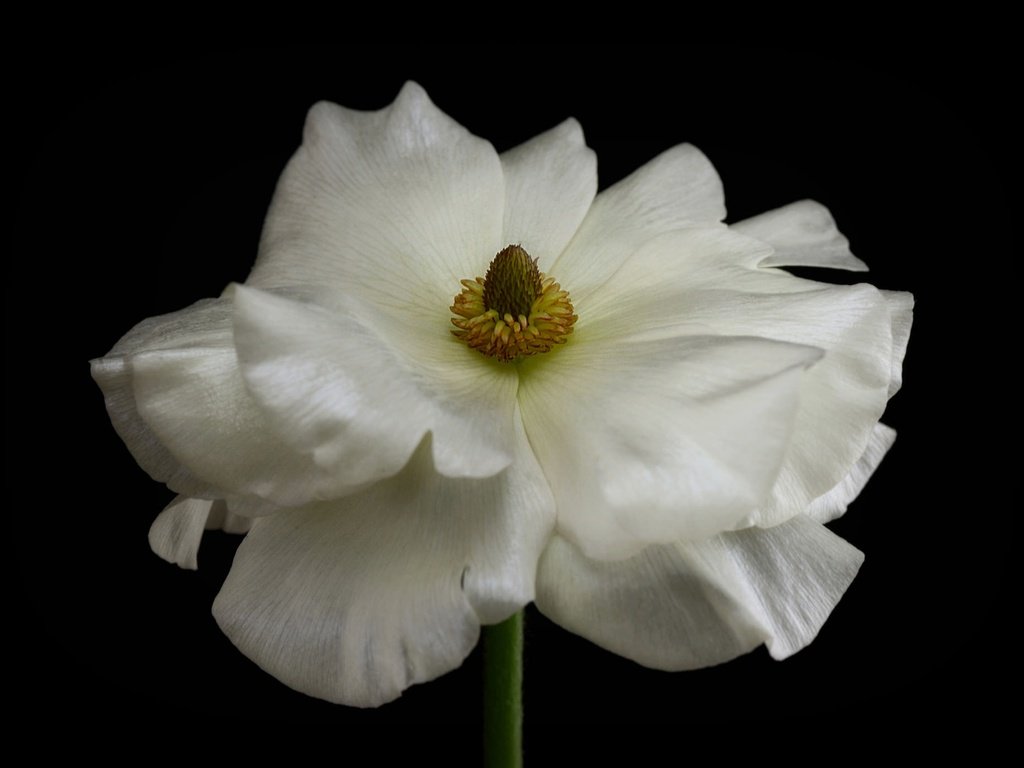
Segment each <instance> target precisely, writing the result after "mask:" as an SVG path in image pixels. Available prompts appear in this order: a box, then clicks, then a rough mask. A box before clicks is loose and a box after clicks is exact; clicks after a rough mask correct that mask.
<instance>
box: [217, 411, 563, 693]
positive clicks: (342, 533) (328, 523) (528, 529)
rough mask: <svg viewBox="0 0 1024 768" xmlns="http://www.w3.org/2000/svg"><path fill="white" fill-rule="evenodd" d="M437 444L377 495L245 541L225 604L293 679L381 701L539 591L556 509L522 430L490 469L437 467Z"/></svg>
mask: <svg viewBox="0 0 1024 768" xmlns="http://www.w3.org/2000/svg"><path fill="white" fill-rule="evenodd" d="M427 442H429V440H426V441H424V445H423V446H422V447H421V448H420V449H419V450H417V452H416V454H415V455H414V457H413V459H412V461H411V462H410V463H409V465H408V466H407V467H406V468H405V469H404V470H403V471H402V472H401V474H399V475H398V476H396V477H394V478H392V479H390V480H386V481H383V482H381V483H378V484H376V485H374V486H373V487H372V488H370V489H368V490H367V491H365V492H362V493H359V494H357V495H355V496H350V497H347V498H345V499H342V500H339V501H336V502H331V503H326V504H319V505H311V506H309V507H305V508H301V509H296V510H286V511H283V512H281V513H280V514H278V515H274V516H272V517H265V518H259V519H258V520H257V521H256V523H255V524H254V525H253V529H252V531H251V532H250V533H249V535H248V536H246V538H245V540H244V541H243V542H242V545H241V546H240V547H239V549H238V553H237V555H236V556H235V562H234V565H233V566H232V568H231V573H230V574H229V575H228V578H227V581H226V582H225V584H224V588H223V589H222V590H221V593H220V595H218V597H217V600H216V602H215V604H214V615H215V616H216V618H217V621H218V623H219V624H220V626H221V628H222V629H223V630H224V632H225V633H226V634H227V635H228V637H229V638H230V639H231V641H232V642H233V643H234V644H235V645H237V646H238V647H239V649H241V651H242V652H243V653H245V654H246V655H247V656H248V657H249V658H251V659H252V660H253V661H255V662H256V663H257V664H259V665H260V666H261V667H262V668H263V669H265V670H266V671H267V672H269V673H270V674H272V675H274V676H275V677H277V678H278V679H280V680H281V681H282V682H284V683H286V684H287V685H289V686H291V687H293V688H295V689H297V690H299V691H302V692H304V693H307V694H310V695H312V696H317V697H320V698H323V699H327V700H329V701H334V702H341V703H344V704H349V705H354V706H364V707H365V706H377V705H379V704H382V703H384V702H386V701H390V700H391V699H394V698H395V697H397V696H398V695H399V694H401V692H402V691H403V690H404V689H405V688H407V687H408V686H410V685H413V684H414V683H418V682H423V681H426V680H431V679H433V678H435V677H437V676H438V675H441V674H444V673H445V672H447V671H449V670H451V669H453V668H455V667H457V666H458V665H459V664H460V663H461V662H462V660H463V659H464V658H465V657H466V655H467V654H468V653H469V652H470V651H471V650H472V648H473V646H474V645H475V644H476V641H477V637H478V633H479V625H480V623H481V622H484V623H494V622H498V621H500V620H503V619H504V618H506V617H508V616H509V615H511V614H512V613H513V612H514V611H516V610H518V609H519V608H521V607H522V606H523V605H524V604H525V603H527V602H529V601H530V600H532V599H533V594H534V576H535V573H536V566H537V559H538V557H539V556H540V552H541V550H542V549H543V547H544V545H545V543H546V542H547V540H548V538H549V536H550V532H551V528H552V525H553V517H554V515H553V502H552V500H551V496H550V493H549V491H548V490H547V487H546V485H545V483H544V480H543V476H542V475H541V473H540V470H539V468H538V467H537V465H536V462H535V461H534V460H533V458H532V456H531V454H530V452H529V447H528V445H526V443H525V438H524V437H523V436H522V430H521V429H520V430H519V437H518V440H517V449H516V450H517V455H516V461H515V463H514V464H512V466H510V467H509V469H508V470H506V471H505V472H504V473H502V474H500V475H498V476H496V477H492V478H487V479H484V480H453V479H450V478H445V477H442V476H440V475H438V474H436V473H435V472H434V471H433V468H432V466H431V460H430V449H429V446H428V445H426V443H427Z"/></svg>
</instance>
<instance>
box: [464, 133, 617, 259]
mask: <svg viewBox="0 0 1024 768" xmlns="http://www.w3.org/2000/svg"><path fill="white" fill-rule="evenodd" d="M501 167H502V170H503V171H504V172H505V224H504V228H503V234H502V238H501V239H502V242H503V243H505V244H511V243H518V244H520V245H522V246H523V248H525V249H526V251H527V252H528V253H529V254H530V255H531V256H533V257H534V258H535V259H538V261H539V262H540V268H541V269H542V270H545V271H546V270H547V269H548V268H549V267H550V266H551V264H552V262H553V261H554V260H555V257H557V256H558V255H559V254H560V253H561V252H562V251H563V250H564V249H565V246H566V245H567V244H568V242H569V240H570V239H572V236H573V235H574V234H576V230H577V229H578V228H579V225H580V222H581V221H583V217H584V216H585V215H586V213H587V211H588V210H589V208H590V204H591V203H592V202H593V200H594V194H595V193H596V192H597V159H596V156H595V155H594V152H593V151H592V150H590V149H589V148H588V147H587V145H586V144H584V142H583V130H582V129H581V128H580V125H579V123H577V122H576V121H575V120H572V119H570V120H566V121H565V122H564V123H562V124H561V125H559V126H558V127H556V128H553V129H551V130H550V131H548V132H547V133H542V134H541V135H539V136H537V137H536V138H533V139H531V140H530V141H528V142H526V143H525V144H521V145H519V146H518V147H516V148H514V149H511V150H509V151H508V152H504V153H503V154H502V155H501ZM481 274H482V273H481Z"/></svg>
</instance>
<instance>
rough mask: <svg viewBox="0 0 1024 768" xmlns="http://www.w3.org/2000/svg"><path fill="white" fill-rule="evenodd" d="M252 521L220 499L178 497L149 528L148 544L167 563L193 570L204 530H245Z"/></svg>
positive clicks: (195, 566)
mask: <svg viewBox="0 0 1024 768" xmlns="http://www.w3.org/2000/svg"><path fill="white" fill-rule="evenodd" d="M250 524H251V521H250V520H249V519H248V518H244V517H238V516H237V515H233V514H231V513H230V512H229V511H228V509H227V505H226V504H225V503H224V501H223V500H217V501H211V500H210V499H191V498H188V497H187V496H178V497H177V498H175V499H174V501H172V502H171V503H170V504H168V505H167V507H165V508H164V511H163V512H161V513H160V514H159V515H157V518H156V520H154V521H153V525H152V526H151V527H150V529H149V546H150V547H151V548H152V549H153V552H155V553H156V554H157V555H159V556H160V557H162V558H163V559H164V560H166V561H167V562H169V563H174V564H176V565H178V566H180V567H182V568H187V569H189V570H192V571H194V570H196V568H197V567H198V561H197V553H198V552H199V542H200V541H201V540H202V537H203V531H204V530H208V531H209V530H223V531H226V532H228V533H245V532H246V531H248V530H249V527H250Z"/></svg>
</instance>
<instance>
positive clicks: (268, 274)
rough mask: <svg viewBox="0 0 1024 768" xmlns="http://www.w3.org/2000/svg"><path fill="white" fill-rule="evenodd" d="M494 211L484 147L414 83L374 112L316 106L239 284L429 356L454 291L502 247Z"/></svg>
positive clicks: (442, 336)
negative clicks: (294, 299) (347, 318)
mask: <svg viewBox="0 0 1024 768" xmlns="http://www.w3.org/2000/svg"><path fill="white" fill-rule="evenodd" d="M504 208H505V183H504V178H503V176H502V170H501V163H500V161H499V159H498V155H497V153H496V152H495V151H494V148H493V147H492V146H491V145H490V144H489V143H487V142H486V141H483V140H482V139H478V138H476V137H475V136H472V135H471V134H470V133H469V132H468V131H466V130H465V129H464V128H462V127H461V126H460V125H458V124H457V123H456V122H455V121H453V120H452V119H451V118H449V117H448V116H446V115H445V114H444V113H442V112H441V111H440V110H439V109H437V107H435V106H434V105H433V104H432V103H431V102H430V99H429V98H428V97H427V94H426V93H425V92H424V91H423V89H422V88H420V87H419V86H418V85H416V84H415V83H407V84H406V85H405V87H404V88H403V89H402V91H401V93H399V95H398V98H397V99H396V100H395V102H394V104H392V105H391V106H390V107H388V108H387V109H383V110H381V111H379V112H358V111H355V110H350V109H345V108H343V107H339V106H337V105H334V104H328V103H326V102H321V103H319V104H317V105H315V106H314V107H313V108H312V109H311V110H310V112H309V116H308V117H307V120H306V127H305V133H304V138H303V144H302V147H301V148H300V149H299V150H298V152H297V153H296V154H295V156H294V157H293V158H292V160H291V161H290V162H289V164H288V167H287V168H286V169H285V171H284V173H283V174H282V176H281V180H280V182H279V183H278V188H277V191H276V193H275V195H274V200H273V203H272V204H271V207H270V211H269V212H268V214H267V220H266V224H265V226H264V230H263V236H262V239H261V242H260V251H259V256H258V259H257V261H256V265H255V267H254V268H253V271H252V273H251V275H250V276H249V278H248V280H247V283H248V284H250V285H253V286H256V287H258V288H262V289H264V290H271V291H275V292H279V293H285V294H288V295H292V296H299V297H301V298H304V299H305V300H308V301H312V302H314V303H318V304H320V305H322V306H325V307H329V308H343V309H344V310H345V311H346V312H348V313H354V314H356V315H357V317H358V318H359V319H360V320H361V321H362V322H363V324H364V325H368V326H373V327H374V328H376V329H377V330H378V333H380V334H381V335H382V336H383V337H384V338H385V339H386V340H387V343H388V346H389V347H390V348H393V349H394V348H398V349H402V350H403V354H404V355H405V357H406V358H407V359H412V360H415V359H417V358H418V357H419V355H421V354H428V355H436V354H437V350H438V348H439V345H441V346H443V345H444V344H446V343H447V342H448V341H449V339H448V338H446V336H447V334H446V333H444V332H443V331H442V332H440V333H439V332H437V329H438V328H444V327H446V324H447V323H448V319H449V317H450V313H449V311H448V307H449V306H451V303H452V299H453V297H454V296H455V295H456V294H457V293H458V292H459V290H460V285H459V280H461V279H463V278H472V277H474V276H476V275H480V274H483V273H484V271H485V270H486V269H487V265H488V263H489V262H490V260H491V259H492V258H493V257H494V254H495V253H497V252H498V250H499V249H501V248H502V247H503V246H504V245H506V243H503V242H502V239H501V236H502V217H503V212H504Z"/></svg>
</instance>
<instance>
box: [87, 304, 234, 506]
mask: <svg viewBox="0 0 1024 768" xmlns="http://www.w3.org/2000/svg"><path fill="white" fill-rule="evenodd" d="M231 333H232V331H231V302H230V301H227V300H225V299H204V300H203V301H200V302H198V303H196V304H193V305H192V306H190V307H186V308H185V309H182V310H179V311H178V312H171V313H170V314H166V315H159V316H157V317H150V318H147V319H146V320H143V321H142V322H141V323H139V324H138V325H136V326H135V327H134V328H132V329H131V330H130V331H129V332H128V333H127V334H125V336H124V337H123V338H122V339H121V340H120V341H118V342H117V344H115V345H114V348H113V349H111V350H110V352H108V353H107V355H106V356H105V357H102V358H97V359H96V360H92V361H91V368H92V377H93V379H94V380H95V381H96V383H97V384H98V385H99V386H100V389H102V390H103V395H104V399H105V400H106V406H107V412H108V413H109V415H110V421H111V423H112V424H113V425H114V429H115V430H116V431H117V434H118V435H119V436H120V437H121V439H122V440H124V443H125V445H126V446H128V449H129V450H130V451H131V452H132V456H134V457H135V460H136V461H137V462H138V463H139V466H141V467H142V468H143V469H144V470H145V471H146V472H148V473H149V474H150V476H151V477H153V478H154V479H155V480H158V481H160V482H163V483H166V484H167V486H168V487H169V488H171V489H172V490H174V491H177V492H178V493H183V494H187V495H191V496H201V497H206V498H215V497H216V496H219V495H223V493H222V492H221V491H220V490H219V489H217V488H215V487H214V486H213V485H211V484H210V483H209V482H207V481H206V480H203V479H200V478H199V477H197V476H196V475H195V474H193V473H192V472H191V471H190V470H189V469H188V468H187V467H185V466H184V465H183V464H182V463H181V462H180V461H179V460H178V459H177V458H175V456H174V455H173V454H172V453H171V452H170V451H168V450H167V448H166V446H165V445H164V444H163V443H162V442H161V441H160V439H159V438H158V437H157V435H156V434H155V433H154V432H153V430H152V429H150V427H149V425H148V424H147V423H146V422H145V421H144V420H143V419H142V417H141V416H140V415H139V410H138V407H137V403H136V401H135V389H134V380H133V373H132V367H131V364H130V360H131V356H132V355H134V354H137V353H139V352H144V351H147V350H164V349H189V348H194V347H201V346H230V344H231Z"/></svg>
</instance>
